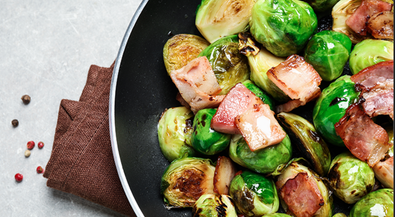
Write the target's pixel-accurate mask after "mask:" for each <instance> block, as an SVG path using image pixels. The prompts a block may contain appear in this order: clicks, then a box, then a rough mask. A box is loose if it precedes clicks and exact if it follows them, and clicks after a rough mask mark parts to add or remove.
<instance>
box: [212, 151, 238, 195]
mask: <svg viewBox="0 0 395 217" xmlns="http://www.w3.org/2000/svg"><path fill="white" fill-rule="evenodd" d="M235 175H236V167H235V165H234V164H233V161H232V160H231V159H229V158H228V157H225V156H219V157H218V160H217V165H216V167H215V172H214V192H215V193H217V194H225V195H229V186H230V182H231V181H232V179H233V178H234V177H235Z"/></svg>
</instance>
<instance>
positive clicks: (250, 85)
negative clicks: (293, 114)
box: [242, 80, 276, 111]
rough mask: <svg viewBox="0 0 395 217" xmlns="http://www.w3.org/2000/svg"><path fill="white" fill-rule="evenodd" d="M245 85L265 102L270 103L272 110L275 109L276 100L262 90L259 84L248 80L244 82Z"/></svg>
mask: <svg viewBox="0 0 395 217" xmlns="http://www.w3.org/2000/svg"><path fill="white" fill-rule="evenodd" d="M242 84H243V85H244V86H246V87H247V88H248V89H249V90H250V91H251V92H253V93H254V94H255V96H257V97H259V98H260V99H261V100H262V102H263V103H265V104H268V105H269V107H270V110H272V111H274V110H275V108H276V107H275V103H274V100H273V99H272V98H271V97H270V96H269V95H267V94H266V93H265V92H263V90H261V89H260V88H259V87H258V86H256V85H255V84H254V83H253V82H252V81H250V80H246V81H244V82H242Z"/></svg>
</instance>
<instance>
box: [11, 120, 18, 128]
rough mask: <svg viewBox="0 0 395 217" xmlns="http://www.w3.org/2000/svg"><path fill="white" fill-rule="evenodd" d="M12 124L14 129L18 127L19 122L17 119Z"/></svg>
mask: <svg viewBox="0 0 395 217" xmlns="http://www.w3.org/2000/svg"><path fill="white" fill-rule="evenodd" d="M11 124H12V126H13V127H17V126H18V125H19V121H18V120H17V119H14V120H12V121H11Z"/></svg>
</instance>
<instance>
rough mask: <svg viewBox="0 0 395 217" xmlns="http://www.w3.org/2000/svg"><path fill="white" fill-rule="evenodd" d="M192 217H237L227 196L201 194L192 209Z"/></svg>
mask: <svg viewBox="0 0 395 217" xmlns="http://www.w3.org/2000/svg"><path fill="white" fill-rule="evenodd" d="M192 213H193V216H195V217H197V216H202V217H237V213H236V209H235V207H234V205H233V203H232V201H231V199H230V197H229V196H228V195H220V194H203V195H202V196H200V198H199V199H198V200H197V201H196V203H195V205H194V206H193V209H192Z"/></svg>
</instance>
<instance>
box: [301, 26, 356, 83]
mask: <svg viewBox="0 0 395 217" xmlns="http://www.w3.org/2000/svg"><path fill="white" fill-rule="evenodd" d="M351 46H352V43H351V40H350V39H349V38H348V37H347V35H345V34H343V33H340V32H335V31H330V30H325V31H322V32H319V33H317V34H315V35H314V36H313V37H312V38H311V40H310V41H309V42H308V43H307V46H306V49H305V53H304V58H305V60H306V62H308V63H310V64H311V65H312V66H313V67H314V69H315V70H317V72H318V73H319V74H320V76H321V78H322V79H323V80H325V81H332V80H334V79H336V78H338V77H339V76H340V75H341V74H342V72H343V68H344V65H345V64H346V62H347V61H348V57H349V56H350V52H351Z"/></svg>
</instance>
